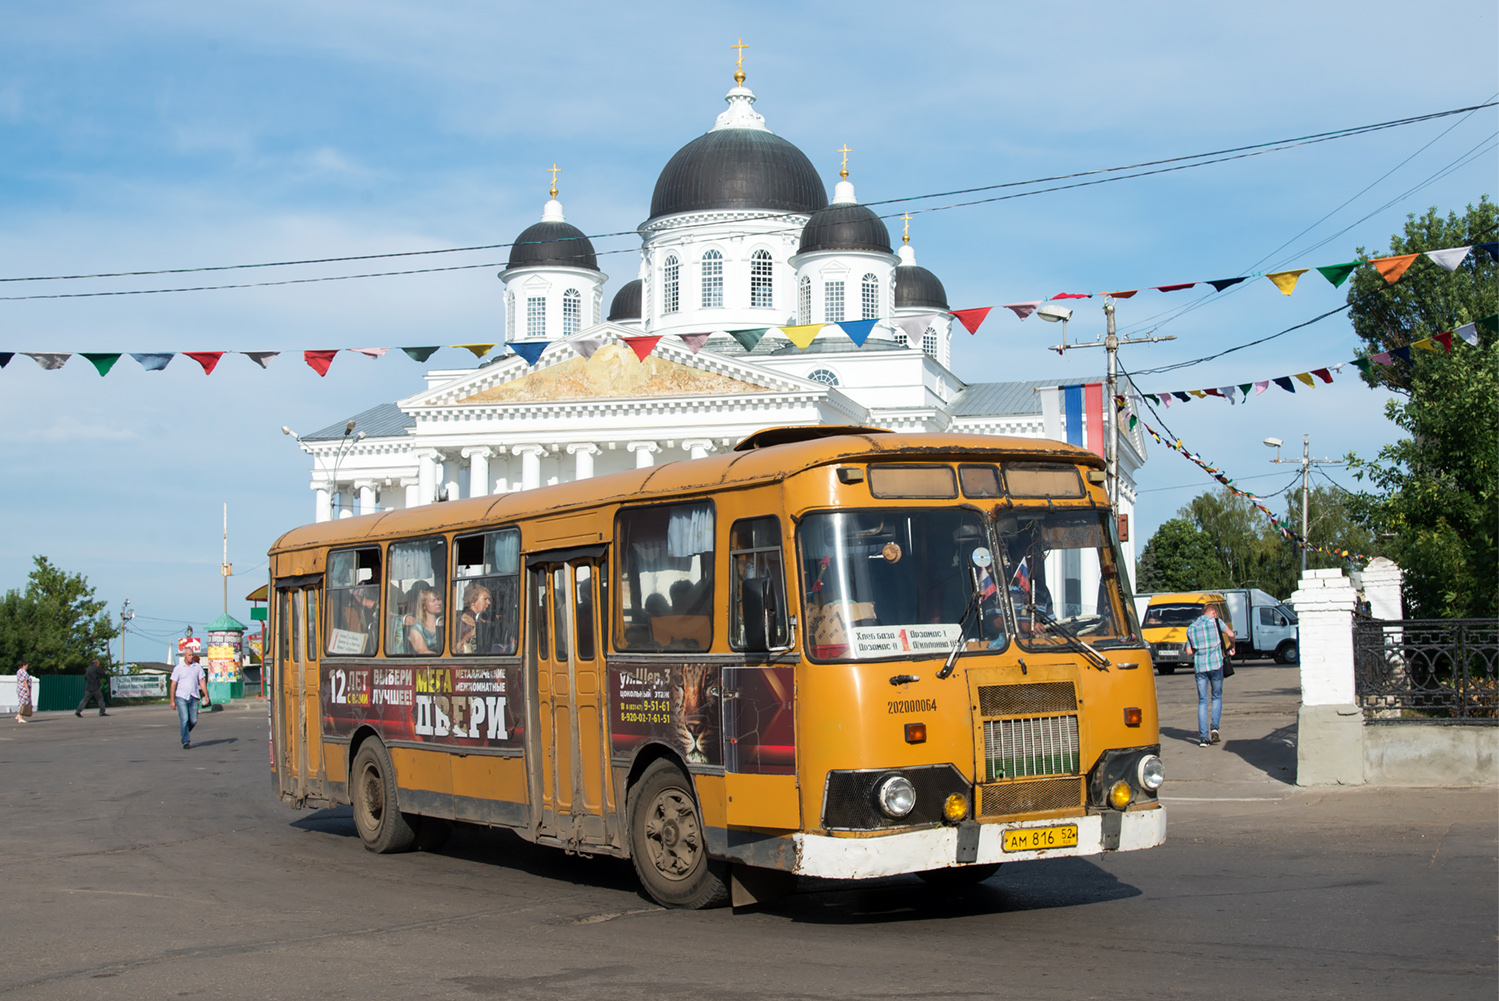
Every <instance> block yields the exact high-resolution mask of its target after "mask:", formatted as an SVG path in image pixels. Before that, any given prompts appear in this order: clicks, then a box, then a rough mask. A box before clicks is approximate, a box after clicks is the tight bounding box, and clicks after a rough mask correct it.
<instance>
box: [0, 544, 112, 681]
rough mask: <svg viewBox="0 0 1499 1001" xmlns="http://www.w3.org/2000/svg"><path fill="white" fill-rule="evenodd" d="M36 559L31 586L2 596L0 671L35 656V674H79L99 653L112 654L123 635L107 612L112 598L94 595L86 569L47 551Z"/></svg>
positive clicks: (28, 580)
mask: <svg viewBox="0 0 1499 1001" xmlns="http://www.w3.org/2000/svg"><path fill="white" fill-rule="evenodd" d="M33 560H34V563H35V568H34V569H33V570H32V571H31V573H30V575H29V576H28V578H27V583H26V590H25V591H24V592H22V591H16V590H11V591H7V592H6V593H5V595H4V597H3V598H0V671H5V672H6V673H14V671H15V669H16V668H17V667H18V666H20V664H21V662H22V661H30V663H31V670H32V672H33V673H36V674H62V673H76V672H79V671H82V670H83V668H84V667H85V666H86V665H87V664H88V662H89V661H90V660H92V659H93V658H94V657H99V656H101V655H102V656H103V657H105V658H107V657H108V656H109V654H108V650H107V647H106V644H107V643H108V642H109V641H110V640H111V639H113V638H114V637H115V636H116V635H118V631H117V630H116V629H115V627H114V626H113V625H111V624H110V620H109V616H108V615H107V614H104V607H105V605H106V604H107V602H104V601H99V600H97V599H95V598H94V589H93V588H92V587H90V586H89V584H88V579H87V578H86V577H84V576H83V575H82V574H70V573H67V572H65V571H63V570H61V569H60V568H58V567H55V566H53V565H52V563H51V562H49V561H48V559H47V557H45V556H37V557H34V558H33Z"/></svg>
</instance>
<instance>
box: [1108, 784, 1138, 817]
mask: <svg viewBox="0 0 1499 1001" xmlns="http://www.w3.org/2000/svg"><path fill="white" fill-rule="evenodd" d="M1134 798H1135V791H1134V790H1133V789H1131V788H1130V785H1129V783H1128V782H1126V781H1124V780H1123V779H1120V780H1119V781H1118V782H1115V783H1114V788H1112V789H1110V790H1109V805H1110V806H1112V807H1113V808H1114V809H1116V810H1123V809H1124V808H1125V807H1127V806H1129V804H1130V801H1131V800H1133V799H1134Z"/></svg>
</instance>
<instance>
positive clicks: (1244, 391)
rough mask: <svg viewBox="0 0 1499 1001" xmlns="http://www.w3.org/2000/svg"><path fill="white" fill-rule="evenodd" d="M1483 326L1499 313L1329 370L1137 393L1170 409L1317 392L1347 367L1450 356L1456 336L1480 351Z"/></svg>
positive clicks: (1498, 321) (1496, 320) (1497, 325)
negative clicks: (1299, 389) (1212, 400)
mask: <svg viewBox="0 0 1499 1001" xmlns="http://www.w3.org/2000/svg"><path fill="white" fill-rule="evenodd" d="M1480 326H1482V327H1485V328H1488V329H1495V330H1499V313H1496V314H1495V315H1493V316H1486V317H1484V318H1483V319H1481V320H1475V321H1474V322H1472V323H1465V324H1463V325H1462V326H1461V327H1457V328H1456V329H1454V330H1444V331H1442V332H1441V333H1439V334H1432V335H1431V336H1430V337H1423V338H1421V339H1420V340H1416V341H1412V342H1411V343H1409V344H1407V345H1405V346H1403V347H1398V348H1391V349H1390V350H1389V351H1380V352H1378V353H1376V354H1372V355H1370V356H1369V357H1367V358H1353V359H1351V360H1349V361H1346V362H1339V363H1338V364H1336V365H1329V366H1327V367H1326V368H1314V369H1310V370H1308V371H1306V372H1293V373H1292V374H1290V375H1282V376H1276V377H1275V378H1271V379H1258V380H1255V381H1252V382H1244V383H1239V384H1237V385H1234V386H1215V387H1212V388H1207V389H1184V390H1169V391H1166V392H1154V393H1138V394H1136V395H1137V397H1138V398H1143V399H1147V400H1149V401H1150V402H1151V403H1159V404H1161V405H1162V406H1166V407H1169V406H1171V405H1172V404H1173V403H1176V402H1180V403H1190V402H1191V401H1192V400H1193V399H1203V398H1204V397H1207V396H1216V397H1219V398H1221V399H1226V400H1228V402H1229V403H1241V402H1244V401H1245V400H1248V399H1249V397H1250V395H1251V394H1250V390H1254V393H1253V395H1255V396H1259V395H1260V394H1261V393H1263V392H1264V391H1265V390H1266V389H1268V388H1270V385H1271V383H1274V384H1275V385H1277V386H1279V387H1280V388H1281V389H1284V390H1285V391H1286V392H1288V393H1294V392H1296V383H1297V382H1299V383H1301V384H1302V385H1304V386H1309V387H1311V388H1313V389H1315V388H1316V387H1317V382H1316V380H1318V379H1320V380H1322V382H1323V383H1331V382H1332V379H1333V374H1334V373H1341V372H1342V371H1343V366H1344V365H1353V366H1355V367H1357V368H1358V369H1359V370H1360V371H1361V372H1365V373H1367V372H1370V371H1372V369H1371V367H1370V366H1371V365H1385V366H1390V365H1394V364H1395V362H1396V361H1397V360H1398V361H1402V362H1405V363H1406V364H1410V360H1411V350H1412V349H1414V350H1417V351H1438V350H1443V351H1446V352H1447V353H1448V354H1449V355H1450V354H1451V353H1452V339H1453V337H1454V336H1456V337H1457V338H1458V339H1460V340H1461V341H1462V342H1463V343H1465V344H1469V345H1471V346H1472V347H1477V346H1478V328H1479V327H1480Z"/></svg>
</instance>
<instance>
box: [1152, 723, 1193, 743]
mask: <svg viewBox="0 0 1499 1001" xmlns="http://www.w3.org/2000/svg"><path fill="white" fill-rule="evenodd" d="M1161 737H1162V738H1165V737H1170V738H1171V739H1172V740H1180V741H1185V742H1186V743H1188V744H1195V743H1197V729H1196V728H1195V727H1194V728H1193V729H1191V730H1184V729H1182V728H1181V727H1179V726H1163V727H1161Z"/></svg>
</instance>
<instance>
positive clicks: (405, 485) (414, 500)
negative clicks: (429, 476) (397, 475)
mask: <svg viewBox="0 0 1499 1001" xmlns="http://www.w3.org/2000/svg"><path fill="white" fill-rule="evenodd" d="M399 482H400V485H401V490H402V491H403V492H404V495H405V499H406V505H405V506H406V507H408V508H413V507H419V506H420V505H421V503H422V501H421V490H422V488H421V482H420V481H419V480H418V479H417V478H416V477H413V476H403V477H401V479H400V481H399Z"/></svg>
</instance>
